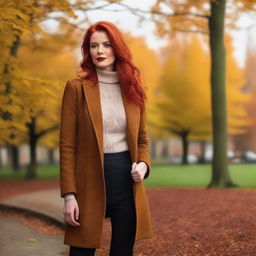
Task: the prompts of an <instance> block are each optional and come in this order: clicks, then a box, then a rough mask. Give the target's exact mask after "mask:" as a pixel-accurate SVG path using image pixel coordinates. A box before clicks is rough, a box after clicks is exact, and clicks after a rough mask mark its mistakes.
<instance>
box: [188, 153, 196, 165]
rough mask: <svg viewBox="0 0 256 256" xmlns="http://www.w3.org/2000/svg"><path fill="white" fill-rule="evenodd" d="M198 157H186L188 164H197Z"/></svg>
mask: <svg viewBox="0 0 256 256" xmlns="http://www.w3.org/2000/svg"><path fill="white" fill-rule="evenodd" d="M198 160H199V159H198V156H196V155H188V162H189V163H190V164H195V163H198Z"/></svg>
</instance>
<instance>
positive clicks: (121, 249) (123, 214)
mask: <svg viewBox="0 0 256 256" xmlns="http://www.w3.org/2000/svg"><path fill="white" fill-rule="evenodd" d="M131 169H132V162H131V157H130V153H129V151H123V152H117V153H104V176H105V184H106V196H107V202H106V204H107V205H106V213H105V218H106V217H110V219H111V226H112V236H111V245H110V253H109V256H132V255H133V247H134V243H135V232H136V212H135V204H134V197H133V182H134V181H133V179H132V176H131ZM95 251H96V249H95V248H80V247H74V246H70V253H69V256H93V255H95Z"/></svg>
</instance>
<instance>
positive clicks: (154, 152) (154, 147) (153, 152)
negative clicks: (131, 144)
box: [150, 140, 156, 159]
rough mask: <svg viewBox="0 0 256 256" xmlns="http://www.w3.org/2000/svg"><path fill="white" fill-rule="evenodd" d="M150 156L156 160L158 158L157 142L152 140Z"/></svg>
mask: <svg viewBox="0 0 256 256" xmlns="http://www.w3.org/2000/svg"><path fill="white" fill-rule="evenodd" d="M150 155H151V157H152V158H153V159H154V158H156V141H155V140H151V142H150Z"/></svg>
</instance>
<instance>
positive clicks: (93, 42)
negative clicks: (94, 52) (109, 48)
mask: <svg viewBox="0 0 256 256" xmlns="http://www.w3.org/2000/svg"><path fill="white" fill-rule="evenodd" d="M104 43H110V41H105V42H103V44H104ZM90 44H98V43H96V42H90Z"/></svg>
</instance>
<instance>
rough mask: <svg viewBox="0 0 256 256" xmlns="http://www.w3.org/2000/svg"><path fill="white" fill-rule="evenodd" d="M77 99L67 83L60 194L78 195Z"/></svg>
mask: <svg viewBox="0 0 256 256" xmlns="http://www.w3.org/2000/svg"><path fill="white" fill-rule="evenodd" d="M76 110H77V98H76V92H75V88H74V87H73V86H72V84H71V82H70V80H68V81H67V83H66V86H65V89H64V93H63V98H62V106H61V121H60V137H59V141H60V142H59V143H60V144H59V152H60V194H61V197H64V196H65V194H67V193H74V194H76V192H77V191H76V184H75V151H76V129H77V113H76Z"/></svg>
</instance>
